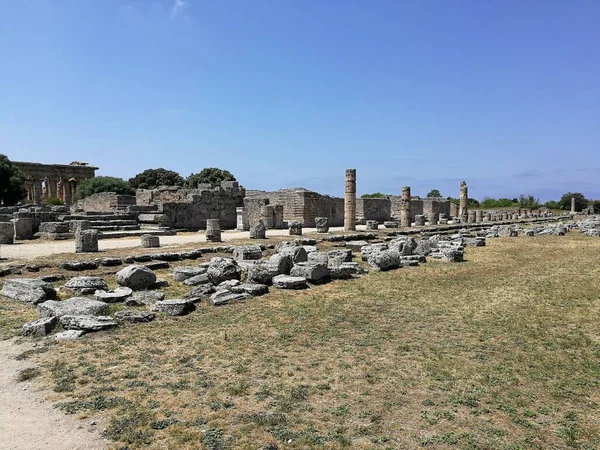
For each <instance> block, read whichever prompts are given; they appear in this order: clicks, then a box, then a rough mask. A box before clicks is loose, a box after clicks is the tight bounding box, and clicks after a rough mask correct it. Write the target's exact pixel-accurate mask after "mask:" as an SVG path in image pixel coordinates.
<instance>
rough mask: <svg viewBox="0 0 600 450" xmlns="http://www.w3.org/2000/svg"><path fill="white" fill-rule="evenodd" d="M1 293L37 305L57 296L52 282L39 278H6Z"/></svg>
mask: <svg viewBox="0 0 600 450" xmlns="http://www.w3.org/2000/svg"><path fill="white" fill-rule="evenodd" d="M0 295H2V296H4V297H7V298H10V299H13V300H17V301H20V302H26V303H31V304H33V305H36V304H38V303H42V302H45V301H46V300H52V299H55V298H56V290H55V289H54V288H53V287H52V285H51V284H49V283H46V282H45V281H42V280H40V279H37V278H20V279H13V280H6V281H5V282H4V286H3V287H2V291H0Z"/></svg>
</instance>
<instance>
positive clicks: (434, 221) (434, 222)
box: [427, 213, 439, 225]
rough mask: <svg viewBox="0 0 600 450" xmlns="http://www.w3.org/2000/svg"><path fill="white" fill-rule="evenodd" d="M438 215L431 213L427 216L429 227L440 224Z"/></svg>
mask: <svg viewBox="0 0 600 450" xmlns="http://www.w3.org/2000/svg"><path fill="white" fill-rule="evenodd" d="M438 217H439V216H438V214H437V213H429V214H427V221H428V222H429V225H437V224H438Z"/></svg>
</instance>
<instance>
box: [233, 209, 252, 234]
mask: <svg viewBox="0 0 600 450" xmlns="http://www.w3.org/2000/svg"><path fill="white" fill-rule="evenodd" d="M236 214H237V229H238V231H248V230H249V229H250V221H249V219H248V208H244V207H238V208H236Z"/></svg>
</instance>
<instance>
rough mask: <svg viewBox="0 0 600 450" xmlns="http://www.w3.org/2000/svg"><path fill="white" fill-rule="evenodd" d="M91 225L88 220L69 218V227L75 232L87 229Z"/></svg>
mask: <svg viewBox="0 0 600 450" xmlns="http://www.w3.org/2000/svg"><path fill="white" fill-rule="evenodd" d="M91 225H92V224H91V222H90V221H89V220H71V223H70V228H71V230H72V231H74V232H77V231H84V230H89V229H90V227H91Z"/></svg>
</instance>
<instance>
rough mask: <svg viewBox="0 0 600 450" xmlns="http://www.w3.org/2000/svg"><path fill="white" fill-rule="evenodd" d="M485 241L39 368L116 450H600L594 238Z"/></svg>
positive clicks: (103, 340) (101, 337) (114, 336)
mask: <svg viewBox="0 0 600 450" xmlns="http://www.w3.org/2000/svg"><path fill="white" fill-rule="evenodd" d="M488 243H489V245H488V247H484V248H469V249H468V250H467V254H466V257H467V261H466V262H465V263H462V264H445V263H441V262H429V263H427V264H425V265H422V266H421V267H416V268H404V269H402V270H398V271H395V272H389V273H371V274H369V275H367V276H363V277H361V278H360V279H357V280H352V281H336V282H333V283H330V284H327V285H324V286H318V287H313V288H311V289H309V290H307V291H299V292H289V291H276V290H273V291H272V293H271V294H269V295H268V296H265V297H261V298H256V299H253V300H251V301H248V302H246V303H243V304H236V305H229V306H225V307H220V308H215V307H211V306H209V305H207V304H202V305H199V307H198V310H197V311H196V312H194V313H192V314H191V315H189V316H185V317H179V318H172V317H160V318H158V319H157V320H156V321H154V322H152V323H150V324H144V325H137V326H124V327H121V328H119V329H116V330H114V331H111V332H107V333H98V334H96V335H94V336H90V337H89V338H87V339H84V340H82V341H77V342H70V343H61V344H54V343H50V342H48V343H47V344H45V345H40V346H39V347H40V350H42V351H44V350H45V352H43V353H42V352H40V353H36V354H31V355H29V357H30V358H33V359H35V360H36V361H38V362H40V363H41V364H42V365H43V367H45V369H46V370H44V372H43V374H42V376H43V377H44V379H45V380H46V381H47V382H48V383H50V384H51V385H52V386H53V388H54V389H55V390H56V391H58V392H62V393H60V394H57V395H61V396H64V401H63V402H62V406H61V409H63V410H64V411H65V412H67V413H72V414H80V415H82V416H86V415H87V414H91V413H94V412H97V411H102V412H103V413H104V414H105V415H108V417H109V418H110V423H109V426H108V428H107V434H108V435H109V436H110V437H111V438H112V439H114V440H115V442H117V444H116V446H117V447H118V448H140V447H149V448H198V447H199V446H202V447H204V448H209V449H227V448H232V449H233V448H264V449H276V448H280V449H283V448H345V447H353V448H364V449H367V448H369V449H371V448H381V449H386V448H389V449H396V448H417V447H431V448H494V449H517V448H527V449H529V448H539V449H547V448H567V447H571V448H596V447H598V445H600V430H599V426H598V423H600V422H599V419H600V414H599V413H598V393H597V392H598V382H599V380H600V359H599V358H600V343H599V341H598V336H600V325H599V323H600V321H599V320H598V319H599V315H600V303H599V299H598V297H599V295H598V293H599V292H600V277H598V275H599V274H598V271H599V269H598V267H600V265H599V263H600V251H599V250H600V240H597V239H592V238H588V237H585V236H582V235H580V234H578V233H572V234H570V235H569V236H565V237H553V236H540V237H535V238H519V239H497V240H488ZM163 275H166V273H165V274H163ZM170 289H173V291H172V292H171V293H172V294H177V295H179V294H180V292H182V291H181V289H182V288H181V286H180V285H179V284H178V283H173V286H172V288H170ZM2 305H5V303H2Z"/></svg>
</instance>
